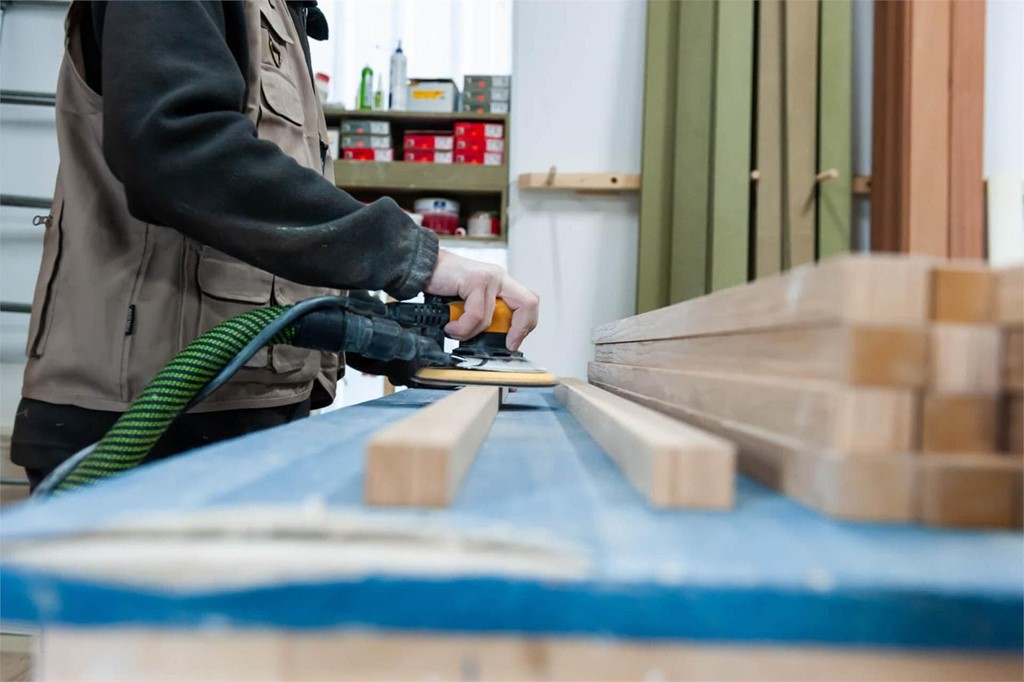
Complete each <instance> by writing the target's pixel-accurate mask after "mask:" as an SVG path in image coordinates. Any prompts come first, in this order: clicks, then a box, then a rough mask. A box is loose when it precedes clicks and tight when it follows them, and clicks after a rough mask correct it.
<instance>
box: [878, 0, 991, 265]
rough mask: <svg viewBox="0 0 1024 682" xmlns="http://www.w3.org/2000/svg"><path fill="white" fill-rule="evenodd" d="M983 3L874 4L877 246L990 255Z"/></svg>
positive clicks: (921, 0) (919, 0)
mask: <svg viewBox="0 0 1024 682" xmlns="http://www.w3.org/2000/svg"><path fill="white" fill-rule="evenodd" d="M984 14H985V8H984V2H983V0H972V1H970V2H950V1H949V0H896V1H893V2H879V3H876V4H875V65H874V106H873V126H874V131H873V142H872V169H871V174H872V181H871V182H872V198H871V203H872V207H871V246H872V249H873V250H876V251H903V252H909V253H920V254H926V255H931V256H938V257H947V256H951V255H952V256H966V257H980V256H982V255H983V254H984V229H983V223H982V205H983V190H984V188H983V184H982V177H981V172H982V171H981V155H982V130H981V126H982V116H983V109H982V108H983V105H984V102H983V97H982V90H983V81H984V52H985V44H984V23H985V22H984Z"/></svg>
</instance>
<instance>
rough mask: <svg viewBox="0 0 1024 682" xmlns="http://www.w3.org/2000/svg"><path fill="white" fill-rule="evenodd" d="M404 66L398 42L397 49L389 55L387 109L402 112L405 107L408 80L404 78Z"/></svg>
mask: <svg viewBox="0 0 1024 682" xmlns="http://www.w3.org/2000/svg"><path fill="white" fill-rule="evenodd" d="M406 66H407V60H406V58H405V53H404V52H402V41H401V40H399V41H398V47H397V48H396V49H395V51H394V53H393V54H392V55H391V74H390V77H389V79H388V108H389V109H397V110H403V109H405V107H406V97H407V95H408V90H406V84H407V82H408V78H407V77H406V75H405V74H406Z"/></svg>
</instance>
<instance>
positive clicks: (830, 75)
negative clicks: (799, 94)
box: [818, 0, 853, 258]
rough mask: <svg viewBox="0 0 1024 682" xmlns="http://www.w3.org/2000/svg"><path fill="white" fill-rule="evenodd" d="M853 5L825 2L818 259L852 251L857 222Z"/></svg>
mask: <svg viewBox="0 0 1024 682" xmlns="http://www.w3.org/2000/svg"><path fill="white" fill-rule="evenodd" d="M852 117H853V2H851V0H827V1H825V2H822V3H821V38H820V41H819V44H818V172H819V173H823V172H828V171H830V170H835V171H838V175H836V176H834V177H832V178H831V179H829V180H826V181H824V182H822V183H820V184H819V186H818V258H829V257H831V256H834V255H836V254H839V253H845V252H847V251H849V250H850V247H851V244H852V237H851V227H850V225H851V221H852V219H853V187H852V177H853V176H852V172H853V160H852V159H853V152H852V145H853V136H852V135H851V132H850V131H851V130H852V127H853V121H852Z"/></svg>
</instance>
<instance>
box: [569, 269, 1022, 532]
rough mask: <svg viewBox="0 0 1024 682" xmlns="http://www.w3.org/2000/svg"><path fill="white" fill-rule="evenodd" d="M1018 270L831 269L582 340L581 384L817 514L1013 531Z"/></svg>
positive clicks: (623, 323)
mask: <svg viewBox="0 0 1024 682" xmlns="http://www.w3.org/2000/svg"><path fill="white" fill-rule="evenodd" d="M1022 272H1024V269H1022V268H1017V269H1015V270H1007V271H993V270H991V269H989V268H987V267H984V266H979V265H976V264H954V263H947V262H942V263H938V262H936V261H933V260H930V259H924V258H913V257H903V256H888V255H877V256H871V257H864V256H841V257H838V258H835V259H831V260H828V261H825V262H823V263H821V264H819V265H816V266H815V265H807V266H803V267H799V268H796V269H794V270H790V271H789V272H785V273H782V274H778V275H774V276H771V277H768V278H765V279H761V280H758V281H756V282H751V283H749V284H745V285H741V286H737V287H732V288H730V289H725V290H722V291H719V292H716V293H713V294H711V295H708V296H704V297H701V298H697V299H694V300H691V301H686V302H684V303H679V304H676V305H674V306H669V307H667V308H662V309H660V310H655V311H651V312H648V313H644V314H642V315H638V316H635V317H632V318H627V319H625V320H619V321H616V322H612V323H609V324H606V325H604V326H602V327H599V328H597V329H596V330H595V331H594V342H595V344H596V347H595V357H594V360H595V361H594V362H593V363H591V365H590V369H589V379H590V382H591V383H592V384H595V385H597V386H599V387H601V388H605V389H607V390H609V391H611V392H613V393H616V394H617V395H619V396H621V397H624V398H627V399H630V400H632V401H634V402H637V403H640V404H642V405H645V406H647V407H650V408H653V409H655V410H658V411H660V412H663V413H665V414H667V415H670V416H672V417H676V418H677V419H680V420H683V421H685V422H688V423H690V424H692V425H695V426H698V427H700V428H704V429H706V430H708V431H711V432H713V433H716V434H718V435H720V436H722V437H725V438H727V439H729V440H731V441H733V442H735V443H736V444H737V445H738V446H739V459H738V466H739V469H740V471H741V472H743V473H746V474H748V475H750V476H752V477H754V478H756V479H758V480H760V481H762V482H764V483H766V484H768V485H770V486H772V487H774V488H776V489H778V490H780V491H782V492H784V493H785V494H787V495H789V496H791V497H793V498H795V499H797V500H799V501H800V502H802V503H804V504H806V505H807V506H810V507H813V508H815V509H818V510H820V511H822V512H825V513H827V514H830V515H832V516H836V517H840V518H850V519H864V520H878V521H883V520H885V521H912V520H918V521H922V522H924V523H928V524H935V525H957V526H998V527H1006V526H1016V525H1019V524H1020V521H1021V518H1020V517H1021V500H1020V495H1021V487H1022V462H1024V459H1022V458H1021V457H1010V456H1008V455H1006V454H1000V453H999V450H1000V449H1003V450H1006V449H1007V448H1008V446H1009V439H1011V438H1019V435H1016V434H1019V431H1020V391H1019V389H1018V390H1017V392H1016V393H1011V394H1010V396H1011V397H1007V396H1006V395H1005V392H1006V391H1007V390H1008V387H1010V386H1012V385H1013V381H1017V382H1018V385H1019V381H1020V376H1019V375H1020V372H1019V371H1017V373H1016V375H1013V372H1014V371H1016V370H1014V369H1013V367H1014V366H1016V367H1019V362H1020V353H1019V352H1018V353H1017V354H1016V355H1014V353H1012V352H1008V351H1007V350H1006V349H1008V348H1009V347H1010V343H1009V340H1012V339H1011V338H1010V337H1013V335H1014V334H1017V337H1016V338H1017V339H1018V345H1017V348H1018V350H1019V337H1020V324H1019V322H1017V323H1016V327H1014V326H1012V325H1013V324H1014V323H1013V320H1015V319H1019V317H1020V315H1021V308H1022V306H1021V301H1020V297H1021V291H1022V287H1021V273H1022ZM1015 278H1016V279H1015ZM1014 296H1016V298H1014ZM1014 315H1016V317H1014ZM1008 325H1009V326H1008ZM1014 362H1016V363H1018V364H1017V365H1013V363H1014ZM1011 375H1013V376H1011ZM1014 377H1015V378H1014ZM1013 396H1015V397H1013ZM1014 410H1016V412H1014ZM1011 415H1016V416H1015V418H1014V417H1013V416H1011ZM1011 432H1012V434H1011Z"/></svg>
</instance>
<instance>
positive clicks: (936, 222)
mask: <svg viewBox="0 0 1024 682" xmlns="http://www.w3.org/2000/svg"><path fill="white" fill-rule="evenodd" d="M951 14H952V13H951V2H950V1H949V0H928V2H913V3H912V6H911V14H910V16H911V22H912V29H911V33H910V41H911V42H910V52H911V55H910V69H911V72H910V82H909V88H910V111H909V115H910V121H909V126H910V133H909V139H908V142H907V154H908V156H909V157H910V167H909V178H908V180H909V186H908V196H907V200H908V202H909V205H908V215H907V225H906V228H905V239H904V249H903V250H905V251H907V252H908V253H920V254H926V255H929V256H939V257H945V256H948V255H949V180H950V167H949V164H950V158H949V139H950V126H949V96H950V92H949V73H950V72H949V66H950V61H949V59H950V45H949V36H950V32H951Z"/></svg>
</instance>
